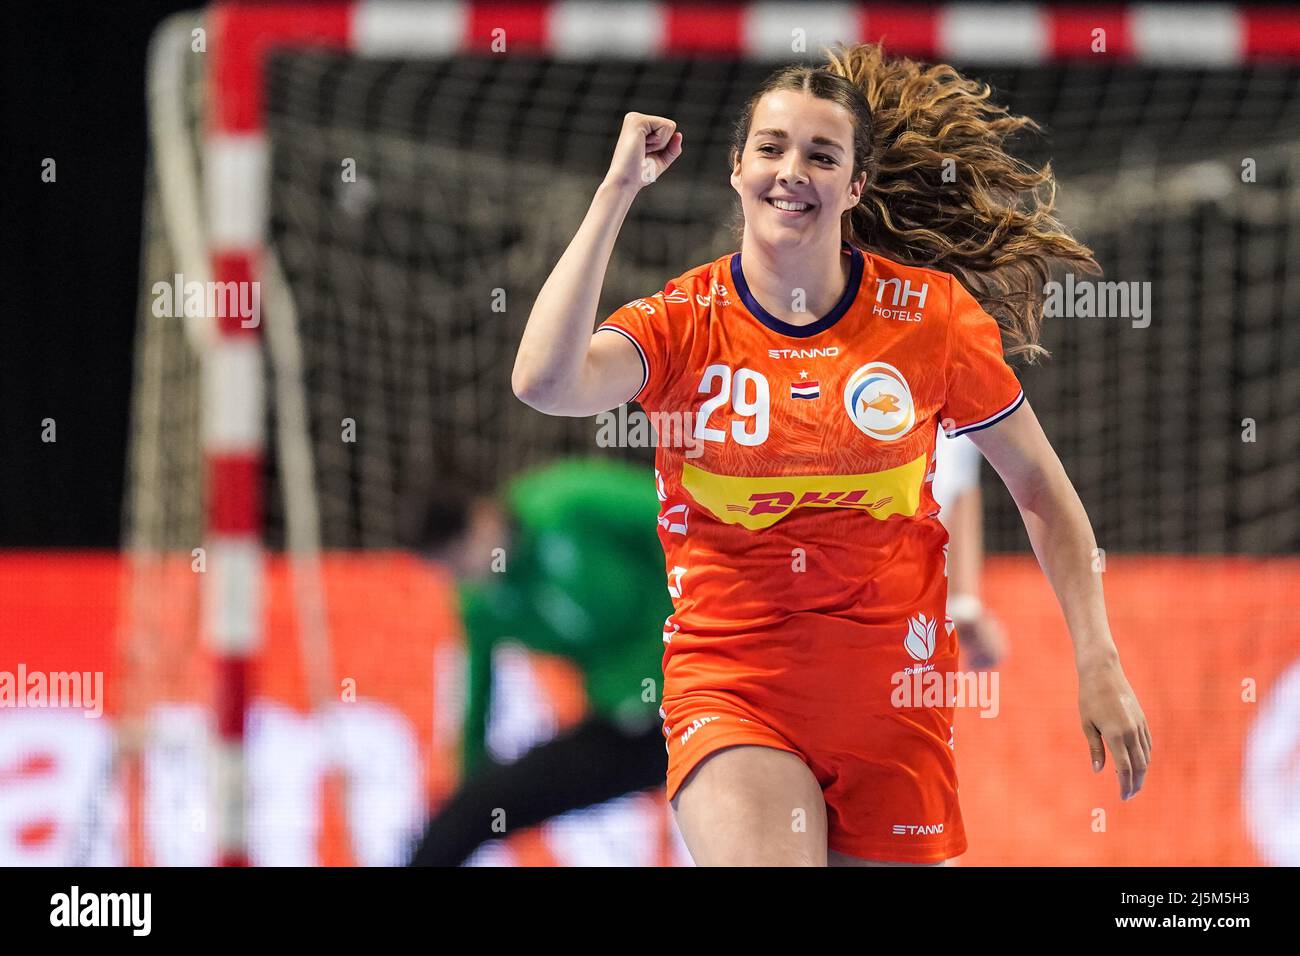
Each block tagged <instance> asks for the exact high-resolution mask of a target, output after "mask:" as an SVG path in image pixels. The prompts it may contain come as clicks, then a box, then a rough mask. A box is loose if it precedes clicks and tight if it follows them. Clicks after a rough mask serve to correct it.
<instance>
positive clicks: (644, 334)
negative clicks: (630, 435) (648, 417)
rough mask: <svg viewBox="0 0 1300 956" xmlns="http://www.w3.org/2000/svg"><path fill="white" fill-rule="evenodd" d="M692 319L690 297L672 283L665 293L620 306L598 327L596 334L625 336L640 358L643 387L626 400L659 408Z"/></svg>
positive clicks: (667, 286) (668, 285) (665, 289)
mask: <svg viewBox="0 0 1300 956" xmlns="http://www.w3.org/2000/svg"><path fill="white" fill-rule="evenodd" d="M689 318H690V300H689V297H688V296H687V295H686V293H684V292H682V291H680V290H678V289H677V288H676V287H675V286H674V285H673V284H672V282H669V283H668V284H667V285H666V286H665V287H664V291H663V292H656V293H655V294H654V295H651V296H647V297H646V298H644V299H635V300H633V301H632V302H629V303H627V304H626V305H623V306H620V307H619V308H618V309H616V310H615V311H614V313H613V314H612V315H610V317H609V318H607V319H606V320H605V321H604V322H602V323H601V324H600V325H599V326H597V327H596V331H597V332H605V331H608V332H612V333H614V334H616V335H622V336H623V337H624V338H625V339H627V340H628V341H630V342H631V343H632V344H633V345H634V346H635V347H636V350H637V354H638V355H640V357H641V370H642V376H641V387H640V388H638V389H637V391H636V394H634V395H631V396H629V397H628V399H627V401H629V402H632V401H635V402H640V403H641V405H642V406H645V407H650V408H658V407H660V404H661V400H662V398H663V395H664V393H665V391H666V389H667V387H668V384H669V381H670V379H671V373H672V364H673V363H672V355H673V354H674V352H675V350H676V348H677V342H676V338H677V336H679V335H680V333H681V331H682V323H683V322H684V321H687V320H689Z"/></svg>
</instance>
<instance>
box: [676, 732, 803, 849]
mask: <svg viewBox="0 0 1300 956" xmlns="http://www.w3.org/2000/svg"><path fill="white" fill-rule="evenodd" d="M673 815H674V817H675V818H676V820H677V828H678V829H679V830H680V831H681V834H682V839H683V840H684V841H685V842H686V847H687V849H689V850H690V851H691V857H692V858H693V859H694V860H695V863H696V865H698V866H825V865H826V803H825V800H824V798H823V796H822V789H821V787H820V786H819V785H818V783H817V779H816V778H815V777H814V776H813V775H812V771H811V770H809V769H808V766H807V764H805V763H804V762H803V761H802V760H801V759H799V758H798V757H796V756H795V755H794V754H792V753H789V752H788V751H785V750H777V749H775V748H773V747H761V746H754V745H742V746H736V747H728V748H726V749H725V750H719V751H717V752H716V753H713V754H710V755H709V757H707V758H706V759H705V760H704V761H703V762H701V763H700V764H699V766H697V767H696V768H695V769H694V770H692V771H691V773H690V776H688V777H687V778H686V782H685V783H683V784H682V786H681V787H680V788H679V789H678V791H677V796H676V797H674V798H673Z"/></svg>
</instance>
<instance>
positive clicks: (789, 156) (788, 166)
mask: <svg viewBox="0 0 1300 956" xmlns="http://www.w3.org/2000/svg"><path fill="white" fill-rule="evenodd" d="M776 178H777V181H778V182H780V183H781V185H783V186H787V185H789V184H790V183H806V182H808V177H807V176H805V175H804V172H803V157H802V156H801V155H800V154H799V151H798V150H797V149H788V150H786V153H785V161H784V162H782V163H781V170H780V172H778V173H777V177H776Z"/></svg>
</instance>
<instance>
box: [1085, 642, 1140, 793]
mask: <svg viewBox="0 0 1300 956" xmlns="http://www.w3.org/2000/svg"><path fill="white" fill-rule="evenodd" d="M1079 717H1080V718H1081V719H1082V721H1083V735H1084V736H1085V737H1087V738H1088V750H1089V751H1090V752H1091V755H1092V762H1093V772H1094V773H1095V772H1098V771H1100V770H1101V768H1102V767H1104V766H1105V765H1106V750H1105V748H1104V747H1102V741H1103V740H1105V742H1106V746H1107V747H1109V748H1110V753H1111V757H1112V758H1113V759H1114V761H1115V772H1116V773H1117V774H1119V795H1120V799H1121V800H1128V799H1129V798H1131V797H1133V796H1135V795H1136V794H1137V792H1138V791H1139V790H1141V789H1142V783H1143V780H1145V778H1146V773H1147V767H1148V766H1149V765H1150V763H1151V730H1150V728H1149V727H1147V719H1146V715H1145V714H1143V713H1142V707H1141V705H1140V704H1138V700H1137V696H1136V695H1135V694H1134V693H1133V688H1132V687H1130V686H1129V683H1128V678H1126V677H1125V676H1124V671H1123V670H1122V669H1121V668H1120V666H1119V658H1118V657H1111V658H1108V659H1107V660H1105V661H1103V662H1100V663H1097V664H1095V665H1089V666H1086V667H1080V669H1079Z"/></svg>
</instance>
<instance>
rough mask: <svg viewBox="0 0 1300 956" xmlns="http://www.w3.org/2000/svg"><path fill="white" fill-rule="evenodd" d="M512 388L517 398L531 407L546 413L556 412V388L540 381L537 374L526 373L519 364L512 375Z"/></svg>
mask: <svg viewBox="0 0 1300 956" xmlns="http://www.w3.org/2000/svg"><path fill="white" fill-rule="evenodd" d="M510 388H511V389H512V390H513V391H514V393H515V398H517V399H519V400H520V401H521V402H523V403H524V404H525V405H527V406H528V407H529V408H535V409H536V410H537V411H539V412H542V413H543V414H545V415H553V414H555V412H554V410H553V409H554V398H553V393H554V389H550V388H547V387H546V386H545V383H544V382H539V381H538V379H537V378H536V377H535V376H530V375H527V374H524V373H523V372H521V371H520V369H519V366H517V365H516V366H515V370H514V372H513V373H511V375H510Z"/></svg>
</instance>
